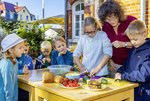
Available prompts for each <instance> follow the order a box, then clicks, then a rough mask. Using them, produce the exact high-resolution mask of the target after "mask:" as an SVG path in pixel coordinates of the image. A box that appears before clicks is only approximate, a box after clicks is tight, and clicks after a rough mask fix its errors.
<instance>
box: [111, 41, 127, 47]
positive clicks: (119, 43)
mask: <svg viewBox="0 0 150 101" xmlns="http://www.w3.org/2000/svg"><path fill="white" fill-rule="evenodd" d="M112 45H113V46H114V47H115V48H122V47H126V46H125V42H122V41H114V42H113V43H112Z"/></svg>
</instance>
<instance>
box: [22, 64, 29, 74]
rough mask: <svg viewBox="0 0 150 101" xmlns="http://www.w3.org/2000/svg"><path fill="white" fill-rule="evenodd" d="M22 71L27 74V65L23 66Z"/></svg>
mask: <svg viewBox="0 0 150 101" xmlns="http://www.w3.org/2000/svg"><path fill="white" fill-rule="evenodd" d="M23 73H24V74H28V73H29V69H28V67H27V65H25V66H24V68H23Z"/></svg>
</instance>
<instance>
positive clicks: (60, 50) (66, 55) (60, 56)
mask: <svg viewBox="0 0 150 101" xmlns="http://www.w3.org/2000/svg"><path fill="white" fill-rule="evenodd" d="M53 48H54V50H53V51H52V65H70V66H73V65H74V64H73V56H72V53H71V52H70V51H68V50H67V47H66V41H65V39H64V38H63V37H61V36H56V37H55V38H54V39H53Z"/></svg>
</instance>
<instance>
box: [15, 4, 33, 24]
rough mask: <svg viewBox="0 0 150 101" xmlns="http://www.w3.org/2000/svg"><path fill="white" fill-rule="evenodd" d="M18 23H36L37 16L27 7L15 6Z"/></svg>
mask: <svg viewBox="0 0 150 101" xmlns="http://www.w3.org/2000/svg"><path fill="white" fill-rule="evenodd" d="M15 10H16V13H17V15H18V17H17V20H18V21H34V20H35V15H33V14H31V13H30V12H29V11H28V9H27V8H26V7H25V6H15Z"/></svg>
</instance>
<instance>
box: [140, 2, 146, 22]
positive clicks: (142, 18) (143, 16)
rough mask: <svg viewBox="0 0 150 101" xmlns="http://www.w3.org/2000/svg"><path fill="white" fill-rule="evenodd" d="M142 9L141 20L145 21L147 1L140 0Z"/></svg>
mask: <svg viewBox="0 0 150 101" xmlns="http://www.w3.org/2000/svg"><path fill="white" fill-rule="evenodd" d="M140 1H141V2H140V9H141V16H140V17H141V18H140V19H141V20H142V21H145V12H146V4H145V0H140Z"/></svg>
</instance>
